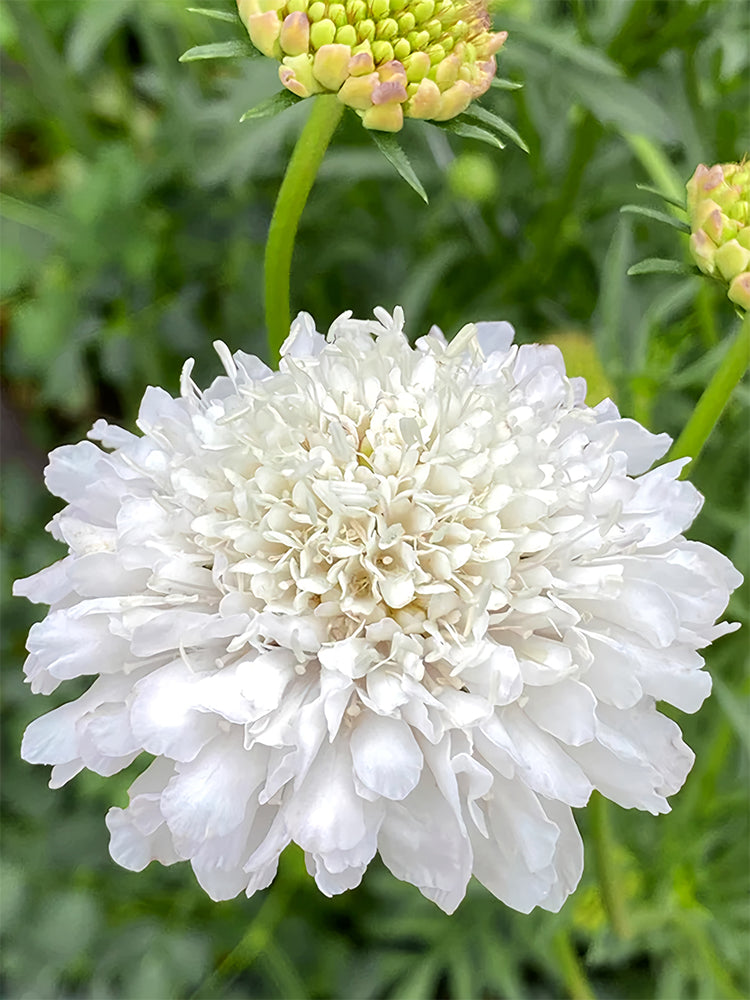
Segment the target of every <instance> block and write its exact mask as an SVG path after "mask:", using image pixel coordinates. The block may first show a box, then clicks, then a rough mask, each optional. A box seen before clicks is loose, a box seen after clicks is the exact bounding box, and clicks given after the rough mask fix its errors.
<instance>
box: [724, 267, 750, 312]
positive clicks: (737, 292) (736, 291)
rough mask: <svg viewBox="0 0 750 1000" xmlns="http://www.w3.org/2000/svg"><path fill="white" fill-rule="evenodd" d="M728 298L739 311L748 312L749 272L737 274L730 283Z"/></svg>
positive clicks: (749, 298)
mask: <svg viewBox="0 0 750 1000" xmlns="http://www.w3.org/2000/svg"><path fill="white" fill-rule="evenodd" d="M727 294H728V296H729V298H730V299H731V301H732V302H734V304H735V305H737V306H739V307H740V309H744V310H745V312H748V311H750V271H745V272H744V273H743V274H738V275H737V277H736V278H735V279H734V280H733V281H732V283H731V284H730V286H729V291H728V292H727Z"/></svg>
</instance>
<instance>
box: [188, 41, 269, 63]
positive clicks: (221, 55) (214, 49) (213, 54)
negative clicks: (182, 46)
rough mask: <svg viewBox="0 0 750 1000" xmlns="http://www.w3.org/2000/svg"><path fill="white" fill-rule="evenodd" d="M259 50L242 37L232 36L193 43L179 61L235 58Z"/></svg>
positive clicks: (255, 53) (249, 54)
mask: <svg viewBox="0 0 750 1000" xmlns="http://www.w3.org/2000/svg"><path fill="white" fill-rule="evenodd" d="M259 55H260V52H258V50H257V49H256V48H255V46H254V45H251V44H250V42H249V41H248V42H246V41H245V40H244V38H233V39H232V40H231V41H229V42H211V43H210V44H209V45H195V46H193V48H192V49H188V50H187V52H183V53H182V55H181V56H180V62H194V61H195V60H196V59H236V58H238V57H244V58H247V57H248V56H251V57H252V56H259Z"/></svg>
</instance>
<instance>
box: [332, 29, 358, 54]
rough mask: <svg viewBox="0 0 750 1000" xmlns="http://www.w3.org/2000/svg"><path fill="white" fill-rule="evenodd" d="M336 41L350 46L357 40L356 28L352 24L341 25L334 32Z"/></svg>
mask: <svg viewBox="0 0 750 1000" xmlns="http://www.w3.org/2000/svg"><path fill="white" fill-rule="evenodd" d="M336 41H337V42H338V43H339V44H340V45H348V46H349V48H351V47H352V46H353V45H356V44H357V42H358V41H359V39H358V38H357V29H356V28H355V27H354V25H352V24H344V25H342V27H340V28H339V29H338V31H337V32H336Z"/></svg>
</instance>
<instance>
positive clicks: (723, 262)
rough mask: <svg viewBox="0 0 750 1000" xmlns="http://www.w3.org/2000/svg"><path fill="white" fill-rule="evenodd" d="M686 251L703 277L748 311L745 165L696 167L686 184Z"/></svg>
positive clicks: (749, 222)
mask: <svg viewBox="0 0 750 1000" xmlns="http://www.w3.org/2000/svg"><path fill="white" fill-rule="evenodd" d="M687 196H688V215H689V217H690V229H691V232H692V235H691V237H690V252H691V253H692V255H693V258H694V260H695V262H696V264H697V265H698V267H699V268H700V269H701V271H703V273H704V274H709V275H711V277H714V278H718V279H719V280H720V281H723V282H724V283H725V284H727V285H728V286H729V288H728V295H729V298H730V299H731V300H732V302H734V303H735V304H736V305H738V306H740V308H741V309H745V310H748V309H750V163H748V162H746V161H743V162H742V163H717V164H715V165H714V166H713V167H706V166H705V165H704V164H702V163H701V164H699V166H698V167H697V168H696V171H695V173H694V174H693V176H692V177H691V178H690V180H689V181H688V184H687Z"/></svg>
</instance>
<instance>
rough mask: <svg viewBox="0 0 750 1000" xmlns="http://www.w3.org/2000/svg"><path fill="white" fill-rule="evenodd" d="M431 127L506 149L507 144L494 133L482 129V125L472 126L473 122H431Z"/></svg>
mask: <svg viewBox="0 0 750 1000" xmlns="http://www.w3.org/2000/svg"><path fill="white" fill-rule="evenodd" d="M430 125H434V126H435V128H439V129H442V130H443V132H451V133H452V134H453V135H460V136H461V138H462V139H478V140H479V142H486V143H487V145H488V146H494V147H495V149H505V143H504V142H501V141H500V140H499V139H498V137H497V136H496V135H495V133H494V132H490V131H489V130H488V129H486V128H482V127H481V125H472V123H471V122H467V121H461V119H460V118H451V119H449V120H448V121H447V122H430Z"/></svg>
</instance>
